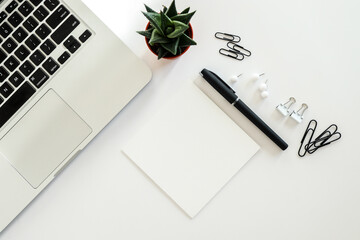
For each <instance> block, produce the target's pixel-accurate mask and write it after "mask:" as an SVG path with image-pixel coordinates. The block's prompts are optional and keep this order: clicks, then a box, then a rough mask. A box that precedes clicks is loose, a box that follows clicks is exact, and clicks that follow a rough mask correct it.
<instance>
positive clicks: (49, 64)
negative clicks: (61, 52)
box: [42, 57, 60, 75]
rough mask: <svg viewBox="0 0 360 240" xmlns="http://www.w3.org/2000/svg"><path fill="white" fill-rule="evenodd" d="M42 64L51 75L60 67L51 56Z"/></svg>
mask: <svg viewBox="0 0 360 240" xmlns="http://www.w3.org/2000/svg"><path fill="white" fill-rule="evenodd" d="M42 66H43V68H44V69H45V70H46V71H47V72H48V73H49V74H50V75H53V74H54V73H55V72H56V71H57V70H58V69H59V68H60V65H59V64H57V63H56V62H55V60H54V59H52V58H51V57H50V58H48V59H47V60H46V61H45V62H44V64H43V65H42Z"/></svg>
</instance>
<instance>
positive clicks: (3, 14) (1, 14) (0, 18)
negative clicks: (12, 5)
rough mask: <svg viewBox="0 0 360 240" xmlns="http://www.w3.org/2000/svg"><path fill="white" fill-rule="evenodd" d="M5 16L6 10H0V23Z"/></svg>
mask: <svg viewBox="0 0 360 240" xmlns="http://www.w3.org/2000/svg"><path fill="white" fill-rule="evenodd" d="M6 17H7V14H6V12H4V11H2V12H1V13H0V23H2V22H3V21H4V20H5V19H6Z"/></svg>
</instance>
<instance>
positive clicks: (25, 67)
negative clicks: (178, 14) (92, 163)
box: [0, 0, 151, 232]
mask: <svg viewBox="0 0 360 240" xmlns="http://www.w3.org/2000/svg"><path fill="white" fill-rule="evenodd" d="M150 79H151V71H150V69H149V68H148V67H147V66H146V65H145V64H144V63H143V62H142V61H141V60H140V59H139V58H138V57H136V56H135V54H134V53H132V52H131V51H130V50H129V49H128V48H127V47H126V46H125V45H124V43H123V42H121V41H120V40H119V39H118V38H117V37H116V36H115V35H114V34H113V33H112V32H111V31H110V30H109V29H108V28H107V27H106V26H105V25H104V24H103V23H102V22H101V21H100V20H99V19H98V18H97V17H96V16H95V15H94V14H93V13H92V12H91V11H90V10H89V9H88V8H87V7H86V6H85V5H84V4H83V3H82V2H81V1H80V0H2V1H1V2H0V193H1V197H0V232H1V231H2V230H3V229H4V228H5V227H6V226H7V225H8V224H9V223H10V222H11V221H12V220H13V219H14V218H15V217H16V216H17V215H18V214H19V213H20V212H21V211H22V210H23V209H24V208H25V207H26V206H27V205H28V204H29V203H30V202H31V201H32V200H33V199H34V198H35V197H36V196H37V195H38V194H39V193H40V192H41V191H42V190H43V189H44V188H45V187H46V186H47V185H48V184H49V183H50V182H51V181H52V180H53V179H55V178H56V176H57V175H58V174H59V173H60V172H61V171H62V170H63V169H64V168H65V167H66V166H67V165H68V164H69V163H70V162H71V161H72V160H73V159H74V158H75V157H76V156H77V155H78V154H79V153H80V152H81V151H82V149H84V147H85V146H86V145H87V144H88V143H89V142H90V141H91V140H92V139H93V138H94V137H95V136H96V135H97V134H98V133H99V132H100V131H101V130H102V129H103V128H104V127H105V126H106V125H107V124H108V123H109V122H110V121H111V120H112V119H113V118H114V117H115V116H116V115H117V114H118V113H119V111H120V110H121V109H122V108H124V107H125V105H126V104H127V103H128V102H129V101H130V100H131V99H132V98H133V97H135V96H136V94H137V93H138V92H139V91H140V90H141V89H142V88H143V87H144V86H145V85H146V84H147V83H148V82H149V81H150Z"/></svg>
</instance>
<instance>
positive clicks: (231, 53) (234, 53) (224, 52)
mask: <svg viewBox="0 0 360 240" xmlns="http://www.w3.org/2000/svg"><path fill="white" fill-rule="evenodd" d="M219 53H220V54H221V55H224V56H227V57H231V58H233V59H236V60H239V61H242V60H244V58H245V56H244V54H242V53H240V52H237V51H234V50H231V49H225V48H221V49H220V50H219ZM239 57H240V58H239Z"/></svg>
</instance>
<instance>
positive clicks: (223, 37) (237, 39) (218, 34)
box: [215, 32, 241, 43]
mask: <svg viewBox="0 0 360 240" xmlns="http://www.w3.org/2000/svg"><path fill="white" fill-rule="evenodd" d="M215 37H216V38H217V39H221V40H225V41H230V42H235V43H238V42H240V41H241V37H239V36H237V35H233V34H230V33H222V32H216V33H215Z"/></svg>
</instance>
